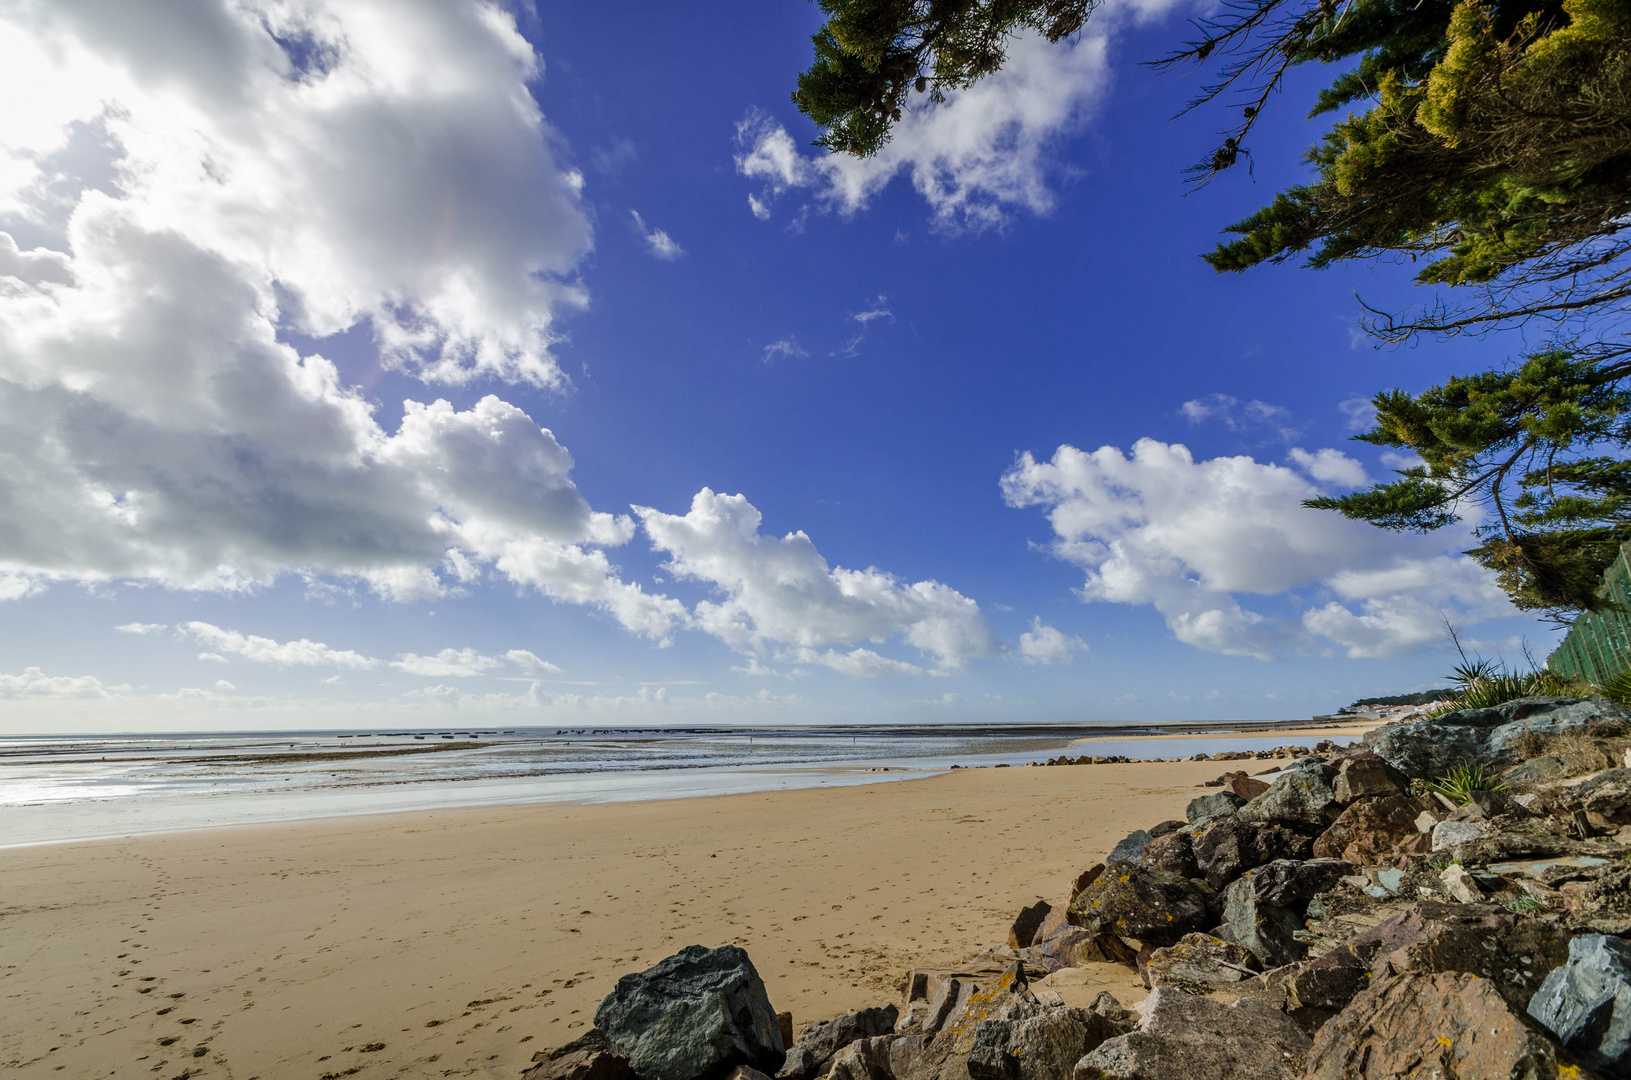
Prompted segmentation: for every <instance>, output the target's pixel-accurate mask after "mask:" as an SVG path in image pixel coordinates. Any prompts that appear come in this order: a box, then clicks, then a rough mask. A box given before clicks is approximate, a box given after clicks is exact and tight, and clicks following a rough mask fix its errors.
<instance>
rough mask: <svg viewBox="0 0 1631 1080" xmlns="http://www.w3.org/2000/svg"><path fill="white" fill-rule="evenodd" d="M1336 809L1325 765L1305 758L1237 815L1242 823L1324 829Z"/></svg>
mask: <svg viewBox="0 0 1631 1080" xmlns="http://www.w3.org/2000/svg"><path fill="white" fill-rule="evenodd" d="M1337 809H1338V808H1337V805H1336V795H1335V793H1334V792H1332V790H1331V781H1330V778H1329V776H1328V775H1327V772H1326V767H1325V765H1324V763H1323V762H1321V761H1319V759H1317V758H1304V759H1303V760H1301V761H1299V762H1297V763H1296V764H1295V765H1292V766H1291V767H1290V768H1288V769H1286V770H1285V771H1284V772H1282V773H1281V774H1280V775H1279V776H1277V777H1275V779H1274V783H1272V784H1270V785H1269V789H1268V790H1267V791H1265V792H1263V794H1261V795H1259V796H1258V797H1257V798H1255V799H1253V800H1252V801H1251V802H1249V803H1247V804H1246V805H1245V806H1242V807H1241V808H1240V811H1239V813H1238V814H1237V815H1236V816H1237V817H1239V818H1240V819H1241V820H1242V821H1262V822H1272V823H1276V824H1280V825H1289V826H1292V827H1294V828H1302V829H1319V830H1323V829H1324V828H1325V826H1326V825H1328V824H1330V822H1331V820H1332V819H1333V818H1335V817H1336V816H1337V815H1336V811H1337Z"/></svg>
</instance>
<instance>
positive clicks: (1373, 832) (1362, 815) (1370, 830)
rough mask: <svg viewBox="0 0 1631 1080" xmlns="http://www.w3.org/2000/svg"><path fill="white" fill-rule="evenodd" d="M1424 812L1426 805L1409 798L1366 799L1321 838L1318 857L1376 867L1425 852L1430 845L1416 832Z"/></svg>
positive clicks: (1317, 852) (1389, 796)
mask: <svg viewBox="0 0 1631 1080" xmlns="http://www.w3.org/2000/svg"><path fill="white" fill-rule="evenodd" d="M1339 780H1340V777H1339ZM1422 810H1423V807H1422V805H1421V804H1420V803H1418V802H1417V801H1416V800H1414V799H1412V798H1410V797H1409V796H1407V795H1397V794H1395V795H1383V796H1379V797H1376V798H1369V799H1362V800H1360V801H1359V802H1356V803H1353V804H1352V805H1351V806H1349V807H1348V808H1347V809H1346V810H1344V811H1342V814H1341V816H1340V817H1338V818H1337V819H1336V820H1335V821H1333V822H1332V823H1331V827H1330V828H1329V829H1326V830H1325V831H1324V832H1323V833H1321V834H1320V836H1319V839H1317V840H1315V841H1314V854H1315V855H1316V856H1318V857H1320V858H1326V859H1346V860H1347V861H1349V862H1352V863H1359V864H1361V865H1374V864H1376V863H1379V862H1381V861H1383V858H1384V856H1387V855H1391V854H1394V853H1396V852H1398V851H1412V852H1414V851H1420V850H1424V849H1425V848H1426V847H1427V843H1426V842H1425V841H1424V840H1423V838H1422V834H1421V832H1420V831H1418V830H1417V828H1416V819H1417V818H1418V817H1420V816H1421V813H1422Z"/></svg>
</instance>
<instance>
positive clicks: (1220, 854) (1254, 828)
mask: <svg viewBox="0 0 1631 1080" xmlns="http://www.w3.org/2000/svg"><path fill="white" fill-rule="evenodd" d="M1313 849H1314V841H1312V840H1310V839H1308V838H1307V837H1305V836H1299V835H1298V834H1297V833H1295V832H1293V831H1292V830H1290V829H1288V828H1286V827H1285V826H1283V825H1264V824H1260V823H1257V822H1251V821H1243V820H1241V819H1240V817H1239V816H1236V817H1232V818H1224V819H1223V820H1222V821H1214V822H1212V824H1210V825H1208V826H1207V827H1206V829H1205V831H1203V832H1202V833H1201V834H1200V835H1199V836H1197V837H1196V838H1195V862H1196V864H1197V865H1198V866H1199V867H1200V870H1201V874H1202V876H1203V877H1204V878H1205V880H1206V884H1207V885H1208V886H1210V887H1211V888H1213V889H1218V890H1221V889H1223V888H1224V887H1225V886H1227V885H1228V884H1229V883H1230V882H1231V881H1233V880H1234V879H1235V878H1237V877H1239V876H1240V875H1241V874H1243V873H1245V872H1246V871H1247V870H1251V869H1253V868H1254V867H1258V866H1262V865H1263V864H1264V863H1269V862H1273V861H1274V860H1276V859H1306V858H1308V857H1309V855H1311V854H1313Z"/></svg>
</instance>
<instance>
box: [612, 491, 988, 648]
mask: <svg viewBox="0 0 1631 1080" xmlns="http://www.w3.org/2000/svg"><path fill="white" fill-rule="evenodd" d="M635 513H636V514H637V515H638V516H639V518H640V522H641V524H642V525H643V526H644V528H645V530H646V533H647V534H648V535H649V536H650V537H651V542H652V544H653V545H655V546H656V547H657V548H658V549H659V550H662V551H664V552H666V553H667V554H668V558H669V561H668V563H667V567H668V569H669V570H670V571H671V572H672V573H673V574H674V575H675V576H676V577H679V578H684V579H689V580H694V581H702V582H707V583H708V584H710V585H712V586H713V587H714V588H715V589H717V590H718V591H719V593H720V594H721V597H722V599H720V600H718V601H713V600H702V601H699V602H698V603H697V605H696V607H695V610H694V611H693V613H692V620H693V622H694V624H695V626H696V627H697V628H698V629H701V630H705V631H707V632H708V633H711V634H714V635H716V636H717V637H719V638H720V639H721V640H723V641H724V642H725V643H726V644H728V645H730V646H731V647H732V648H734V649H737V650H739V651H741V652H743V653H751V654H763V653H764V652H766V651H767V649H769V648H772V647H780V648H784V649H785V653H784V655H783V658H784V659H787V660H790V661H793V662H797V663H806V664H821V665H825V666H827V667H831V668H834V669H835V670H838V671H842V672H845V673H846V674H851V675H862V676H875V675H883V674H919V673H921V672H922V670H923V669H921V668H919V667H917V666H916V665H912V664H908V663H906V662H904V661H898V660H891V659H889V658H887V657H884V656H882V655H880V654H878V653H876V652H874V651H873V650H870V649H855V650H852V651H850V652H837V651H835V650H833V649H831V648H829V646H832V645H847V644H849V643H852V642H855V641H860V640H867V641H872V642H883V641H885V640H887V639H889V638H891V637H893V636H895V635H896V634H899V635H900V636H901V637H902V638H903V639H904V640H905V641H906V643H907V644H910V645H912V646H915V647H916V648H917V649H919V650H920V651H922V652H924V653H926V654H928V655H930V656H932V657H933V658H934V660H935V663H936V666H937V667H938V668H939V669H940V670H956V669H958V668H960V667H961V666H962V665H963V663H964V662H965V661H966V660H969V659H972V658H974V657H982V656H992V655H995V654H996V653H997V652H998V651H999V650H998V646H997V642H996V639H995V637H994V636H993V634H992V632H991V628H990V626H989V625H988V624H987V623H986V621H985V616H984V615H982V614H981V613H980V608H979V605H978V604H976V603H975V602H974V601H973V600H971V599H969V598H968V597H966V596H964V595H962V594H961V593H959V592H958V591H957V590H955V589H953V588H951V587H950V586H947V585H942V584H940V583H939V582H936V581H919V582H915V583H911V584H908V583H906V582H903V581H901V580H900V579H898V578H896V577H895V576H894V575H892V574H888V573H885V572H884V571H882V570H879V569H877V568H875V567H869V568H868V569H866V570H847V569H845V568H843V567H837V568H833V567H830V566H829V565H828V564H827V560H826V559H824V558H822V557H821V553H820V552H818V551H817V550H816V547H815V544H813V543H812V542H811V540H810V538H809V537H808V536H806V535H805V534H804V533H803V532H802V531H800V532H792V533H788V534H787V535H786V536H783V537H780V538H777V537H774V536H765V535H763V534H761V533H760V532H759V526H760V524H761V522H762V520H763V519H762V517H761V515H760V513H759V511H758V510H757V509H755V508H754V506H753V505H752V504H751V503H749V502H748V501H747V499H746V498H744V497H743V496H741V495H716V494H715V493H714V492H712V491H710V490H709V489H707V488H703V489H702V491H700V492H698V493H697V495H696V497H695V498H694V499H692V501H691V509H690V511H689V512H688V513H686V514H683V515H680V514H665V513H663V512H662V511H659V510H654V509H651V508H650V507H639V506H637V507H635ZM823 649H824V650H825V651H822V650H823Z"/></svg>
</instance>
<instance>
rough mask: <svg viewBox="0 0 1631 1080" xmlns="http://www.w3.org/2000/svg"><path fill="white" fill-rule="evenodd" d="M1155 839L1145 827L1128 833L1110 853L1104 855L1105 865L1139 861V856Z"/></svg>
mask: <svg viewBox="0 0 1631 1080" xmlns="http://www.w3.org/2000/svg"><path fill="white" fill-rule="evenodd" d="M1154 839H1155V837H1153V836H1151V835H1150V834H1149V833H1147V832H1145V831H1144V830H1143V829H1139V830H1138V831H1136V832H1132V833H1128V834H1127V837H1126V838H1125V839H1123V840H1122V841H1121V843H1119V844H1117V845H1116V846H1115V848H1114V849H1113V850H1112V851H1111V852H1110V854H1108V855H1106V856H1105V857H1104V865H1105V866H1106V867H1111V866H1114V865H1115V864H1116V863H1119V862H1129V863H1135V862H1137V861H1138V857H1139V856H1140V855H1142V854H1144V849H1145V848H1146V847H1148V846H1149V844H1150V841H1151V840H1154Z"/></svg>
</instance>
